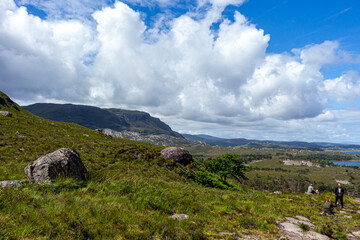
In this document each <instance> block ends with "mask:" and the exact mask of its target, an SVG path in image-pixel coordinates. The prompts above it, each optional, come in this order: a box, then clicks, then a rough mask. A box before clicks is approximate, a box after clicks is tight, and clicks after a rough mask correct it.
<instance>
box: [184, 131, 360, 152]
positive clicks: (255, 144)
mask: <svg viewBox="0 0 360 240" xmlns="http://www.w3.org/2000/svg"><path fill="white" fill-rule="evenodd" d="M182 135H183V136H184V137H185V139H187V140H189V141H201V142H205V143H207V144H209V145H211V146H221V147H235V146H246V147H250V148H306V149H310V150H322V149H326V148H349V149H350V148H356V149H360V145H356V144H340V143H327V142H301V141H271V140H250V139H245V138H234V139H226V138H218V137H213V136H209V135H191V134H182Z"/></svg>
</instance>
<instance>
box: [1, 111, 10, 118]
mask: <svg viewBox="0 0 360 240" xmlns="http://www.w3.org/2000/svg"><path fill="white" fill-rule="evenodd" d="M0 115H2V116H5V117H12V113H11V112H8V111H0Z"/></svg>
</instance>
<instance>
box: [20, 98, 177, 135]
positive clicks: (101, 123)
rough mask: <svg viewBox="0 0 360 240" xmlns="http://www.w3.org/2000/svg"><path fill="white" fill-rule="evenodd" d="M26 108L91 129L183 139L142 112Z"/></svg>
mask: <svg viewBox="0 0 360 240" xmlns="http://www.w3.org/2000/svg"><path fill="white" fill-rule="evenodd" d="M23 108H24V109H26V110H27V111H29V112H31V113H33V114H34V115H37V116H39V117H43V118H47V119H50V120H53V121H60V122H72V123H77V124H79V125H82V126H84V127H87V128H91V129H97V128H101V129H105V128H108V129H112V130H115V131H125V130H126V131H133V132H138V133H141V134H145V135H147V134H154V135H159V134H165V135H170V136H173V137H177V138H183V136H182V135H181V134H180V133H177V132H174V131H173V130H171V128H170V127H169V126H168V125H167V124H165V123H164V122H162V121H161V120H160V119H158V118H154V117H152V116H150V114H148V113H146V112H141V111H131V110H123V109H114V108H111V109H103V108H99V107H93V106H86V105H74V104H54V103H36V104H32V105H29V106H24V107H23Z"/></svg>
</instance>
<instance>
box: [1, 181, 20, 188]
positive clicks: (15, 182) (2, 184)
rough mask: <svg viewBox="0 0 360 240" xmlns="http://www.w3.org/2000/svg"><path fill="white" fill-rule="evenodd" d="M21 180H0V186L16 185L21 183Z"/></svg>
mask: <svg viewBox="0 0 360 240" xmlns="http://www.w3.org/2000/svg"><path fill="white" fill-rule="evenodd" d="M22 184H23V182H22V181H19V180H14V181H0V188H6V187H10V186H15V187H18V186H20V185H22Z"/></svg>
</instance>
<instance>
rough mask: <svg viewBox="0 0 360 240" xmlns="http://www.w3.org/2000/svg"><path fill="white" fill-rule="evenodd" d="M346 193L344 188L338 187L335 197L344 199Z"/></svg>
mask: <svg viewBox="0 0 360 240" xmlns="http://www.w3.org/2000/svg"><path fill="white" fill-rule="evenodd" d="M344 193H345V191H344V189H343V188H342V187H340V188H339V187H336V188H335V195H336V196H338V197H342V196H344Z"/></svg>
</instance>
